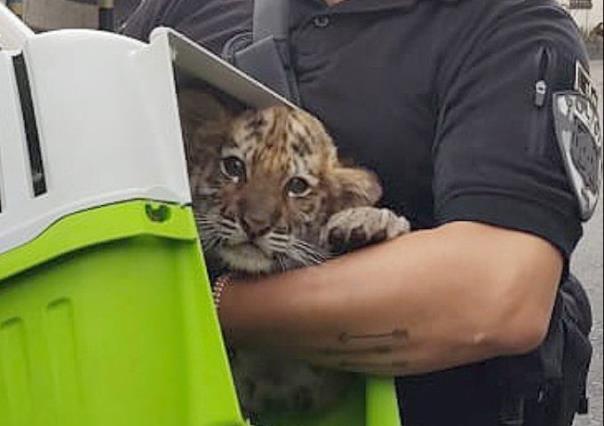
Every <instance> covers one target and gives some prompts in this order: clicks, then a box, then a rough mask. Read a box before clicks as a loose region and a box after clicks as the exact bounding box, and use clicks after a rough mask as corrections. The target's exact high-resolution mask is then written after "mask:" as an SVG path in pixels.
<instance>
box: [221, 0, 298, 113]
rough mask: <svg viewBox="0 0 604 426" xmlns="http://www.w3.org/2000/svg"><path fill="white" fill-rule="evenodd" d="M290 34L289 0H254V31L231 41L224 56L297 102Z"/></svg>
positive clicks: (239, 35)
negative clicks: (291, 60) (290, 54)
mask: <svg viewBox="0 0 604 426" xmlns="http://www.w3.org/2000/svg"><path fill="white" fill-rule="evenodd" d="M288 33H289V1H288V0H254V15H253V28H252V33H251V34H250V33H244V34H238V35H236V36H235V37H234V38H232V39H231V40H229V41H228V42H227V43H226V44H225V46H224V49H223V54H222V56H223V57H224V58H225V59H226V60H228V61H229V62H231V63H232V64H233V65H235V66H236V67H237V68H239V69H241V70H242V71H244V72H245V73H247V74H249V75H250V76H252V77H254V78H255V79H256V80H258V81H260V82H261V83H263V84H264V85H266V86H268V87H270V88H271V89H272V90H274V91H275V92H277V93H279V94H280V95H282V96H283V97H285V98H287V99H288V100H290V101H292V102H294V103H298V91H297V86H296V79H295V75H294V72H293V69H292V67H291V64H290V56H289V46H288Z"/></svg>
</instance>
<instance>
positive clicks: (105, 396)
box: [0, 201, 400, 426]
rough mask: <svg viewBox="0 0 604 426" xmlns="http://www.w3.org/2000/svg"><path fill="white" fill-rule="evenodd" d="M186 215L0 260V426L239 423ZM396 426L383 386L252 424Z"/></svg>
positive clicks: (106, 225) (167, 208)
mask: <svg viewBox="0 0 604 426" xmlns="http://www.w3.org/2000/svg"><path fill="white" fill-rule="evenodd" d="M244 424H245V422H244V421H243V420H242V418H241V415H240V411H239V406H238V404H237V399H236V395H235V391H234V388H233V384H232V379H231V375H230V371H229V366H228V360H227V357H226V354H225V350H224V345H223V340H222V336H221V334H220V329H219V326H218V321H217V316H216V312H215V310H214V308H213V303H212V298H211V293H210V288H209V285H208V280H207V276H206V272H205V266H204V262H203V257H202V255H201V250H200V247H199V242H198V238H197V231H196V227H195V223H194V219H193V215H192V212H191V210H190V208H187V207H179V206H173V205H166V204H154V203H149V202H145V201H132V202H126V203H120V204H115V205H109V206H104V207H99V208H96V209H92V210H88V211H84V212H80V213H77V214H74V215H71V216H68V217H66V218H64V219H62V220H61V221H59V222H57V223H55V224H54V225H53V226H51V227H50V228H49V229H48V230H47V231H46V232H45V233H43V234H42V235H41V236H40V237H38V238H37V239H35V240H34V241H32V242H30V243H29V244H26V245H24V246H21V247H19V248H16V249H14V250H12V251H9V252H7V253H5V254H3V255H1V256H0V425H2V426H242V425H244ZM311 425H312V426H399V425H400V421H399V419H398V412H397V407H396V399H395V394H394V388H393V385H392V381H390V380H380V379H368V380H364V379H360V380H359V384H358V386H357V387H355V388H354V389H351V392H350V394H349V395H348V397H347V398H346V400H345V401H343V402H342V404H341V405H340V406H339V407H337V408H336V409H334V410H333V411H331V412H329V413H321V414H320V415H315V416H312V417H307V418H303V419H301V418H295V417H288V416H280V417H274V418H269V419H266V420H265V421H263V423H262V424H261V425H259V426H311Z"/></svg>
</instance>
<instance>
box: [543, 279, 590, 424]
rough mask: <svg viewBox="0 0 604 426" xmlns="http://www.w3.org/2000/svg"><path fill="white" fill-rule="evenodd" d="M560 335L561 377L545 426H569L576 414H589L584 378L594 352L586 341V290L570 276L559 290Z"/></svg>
mask: <svg viewBox="0 0 604 426" xmlns="http://www.w3.org/2000/svg"><path fill="white" fill-rule="evenodd" d="M560 294H561V298H562V315H561V319H560V321H561V328H562V332H563V336H564V339H563V345H564V346H563V350H562V377H561V379H560V381H559V382H557V383H555V384H553V386H551V387H550V392H549V395H548V398H547V401H546V417H547V422H546V423H545V424H547V425H548V426H550V425H551V426H571V425H572V423H573V419H574V418H575V415H576V414H586V413H587V411H588V408H589V407H588V405H589V404H588V399H587V376H588V373H589V366H590V363H591V357H592V353H593V348H592V345H591V342H590V341H589V333H590V332H591V329H592V322H593V319H592V312H591V306H590V304H589V300H588V298H587V294H586V293H585V290H584V289H583V287H582V286H581V284H580V283H579V282H578V280H577V279H576V278H575V277H573V276H569V279H568V280H566V281H565V282H564V284H563V285H562V287H561V289H560Z"/></svg>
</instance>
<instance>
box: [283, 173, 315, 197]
mask: <svg viewBox="0 0 604 426" xmlns="http://www.w3.org/2000/svg"><path fill="white" fill-rule="evenodd" d="M310 189H311V188H310V184H309V183H308V181H307V180H306V179H304V178H301V177H295V178H292V179H290V180H289V182H288V183H287V186H286V190H287V194H288V195H289V196H290V197H304V196H306V195H308V193H309V192H310Z"/></svg>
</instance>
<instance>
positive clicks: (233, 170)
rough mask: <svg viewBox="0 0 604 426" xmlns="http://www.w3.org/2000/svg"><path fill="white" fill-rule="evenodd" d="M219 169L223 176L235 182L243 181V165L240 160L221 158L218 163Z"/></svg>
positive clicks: (233, 157)
mask: <svg viewBox="0 0 604 426" xmlns="http://www.w3.org/2000/svg"><path fill="white" fill-rule="evenodd" d="M220 169H221V170H222V173H223V174H224V175H225V176H227V177H228V178H231V179H232V180H234V181H236V182H239V181H241V180H244V179H245V163H244V162H243V161H242V160H241V159H240V158H237V157H235V156H231V157H226V158H223V159H222V160H221V161H220Z"/></svg>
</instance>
